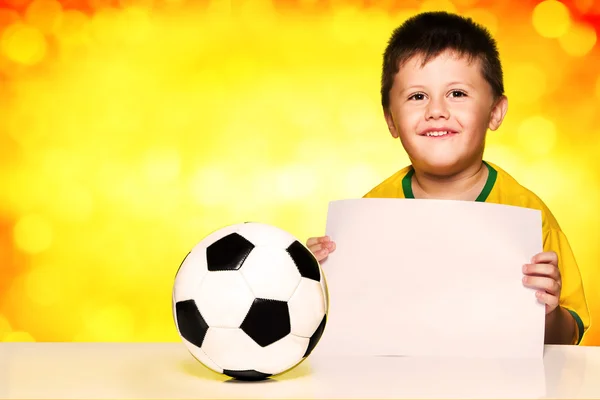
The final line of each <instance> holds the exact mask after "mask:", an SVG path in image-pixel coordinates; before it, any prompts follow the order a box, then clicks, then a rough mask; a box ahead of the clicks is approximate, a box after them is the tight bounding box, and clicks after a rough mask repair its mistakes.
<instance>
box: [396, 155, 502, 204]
mask: <svg viewBox="0 0 600 400" xmlns="http://www.w3.org/2000/svg"><path fill="white" fill-rule="evenodd" d="M483 163H484V164H485V166H486V167H487V169H488V177H487V180H486V182H485V186H484V187H483V189H482V190H481V193H479V196H477V198H476V199H475V201H485V200H486V199H487V198H488V196H489V195H490V192H491V191H492V188H493V187H494V183H496V178H497V177H498V172H497V171H496V170H495V169H494V168H493V167H492V166H491V165H490V164H488V163H486V162H485V161H484V162H483ZM414 174H415V169H414V168H412V167H411V168H410V169H409V170H408V172H407V173H406V175H405V176H404V178H402V191H403V192H404V197H405V198H407V199H414V198H415V195H414V193H413V190H412V177H413V175H414Z"/></svg>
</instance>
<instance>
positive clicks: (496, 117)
mask: <svg viewBox="0 0 600 400" xmlns="http://www.w3.org/2000/svg"><path fill="white" fill-rule="evenodd" d="M507 111H508V98H507V97H506V96H500V97H499V98H498V99H497V100H496V101H495V102H494V106H493V107H492V113H491V115H490V122H489V124H488V127H489V128H490V130H492V131H495V130H496V129H498V128H499V127H500V125H501V124H502V121H504V116H505V115H506V112H507Z"/></svg>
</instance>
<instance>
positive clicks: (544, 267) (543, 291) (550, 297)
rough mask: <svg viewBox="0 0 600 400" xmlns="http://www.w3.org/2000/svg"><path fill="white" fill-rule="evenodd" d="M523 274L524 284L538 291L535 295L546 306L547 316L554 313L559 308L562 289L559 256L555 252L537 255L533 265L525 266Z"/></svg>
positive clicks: (533, 259)
mask: <svg viewBox="0 0 600 400" xmlns="http://www.w3.org/2000/svg"><path fill="white" fill-rule="evenodd" d="M523 274H525V276H524V277H523V284H524V285H525V286H526V287H529V288H533V289H538V291H537V292H536V293H535V295H536V297H537V298H538V299H539V301H541V302H542V303H544V304H545V305H546V314H550V313H551V312H552V311H554V309H556V307H558V301H559V299H560V290H561V287H562V284H561V280H560V271H559V270H558V255H557V254H556V253H555V252H553V251H549V252H543V253H539V254H536V255H535V256H534V257H533V258H532V259H531V264H525V265H524V266H523Z"/></svg>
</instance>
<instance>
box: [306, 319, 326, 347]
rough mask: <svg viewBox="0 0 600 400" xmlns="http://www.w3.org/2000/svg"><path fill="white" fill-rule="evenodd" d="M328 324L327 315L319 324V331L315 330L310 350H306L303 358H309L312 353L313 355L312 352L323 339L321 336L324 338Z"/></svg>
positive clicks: (309, 344) (309, 345)
mask: <svg viewBox="0 0 600 400" xmlns="http://www.w3.org/2000/svg"><path fill="white" fill-rule="evenodd" d="M326 323H327V314H325V315H324V316H323V319H322V320H321V323H320V324H319V326H318V327H317V329H315V332H314V333H313V334H312V336H311V337H310V339H309V340H308V348H307V349H306V352H305V353H304V355H303V356H302V358H306V357H308V356H309V355H310V353H312V351H313V350H314V349H315V347H316V346H317V343H319V340H320V339H321V336H323V331H325V324H326Z"/></svg>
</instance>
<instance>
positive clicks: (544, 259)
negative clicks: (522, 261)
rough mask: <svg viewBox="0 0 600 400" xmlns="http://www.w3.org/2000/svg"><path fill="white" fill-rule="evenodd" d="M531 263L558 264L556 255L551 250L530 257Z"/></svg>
mask: <svg viewBox="0 0 600 400" xmlns="http://www.w3.org/2000/svg"><path fill="white" fill-rule="evenodd" d="M531 263H532V264H554V265H556V266H558V255H557V254H556V253H555V252H553V251H545V252H542V253H538V254H536V255H535V256H533V258H532V259H531Z"/></svg>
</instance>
